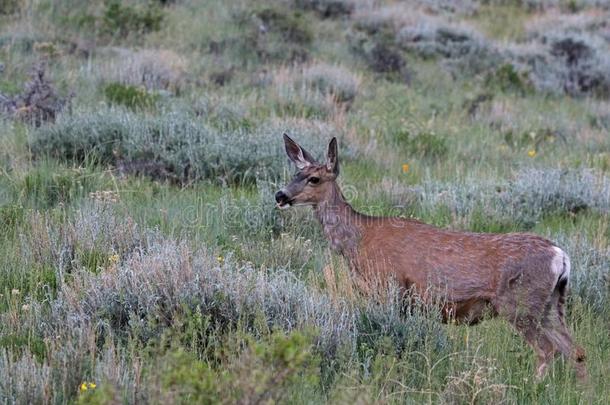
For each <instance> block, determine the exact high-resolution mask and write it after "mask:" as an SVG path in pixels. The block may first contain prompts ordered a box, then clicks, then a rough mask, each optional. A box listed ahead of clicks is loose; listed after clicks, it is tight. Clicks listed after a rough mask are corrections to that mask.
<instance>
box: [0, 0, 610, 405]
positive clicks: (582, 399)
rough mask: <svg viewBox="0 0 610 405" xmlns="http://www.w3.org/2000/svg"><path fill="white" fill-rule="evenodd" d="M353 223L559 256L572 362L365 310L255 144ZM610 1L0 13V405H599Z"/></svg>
mask: <svg viewBox="0 0 610 405" xmlns="http://www.w3.org/2000/svg"><path fill="white" fill-rule="evenodd" d="M284 132H287V133H288V134H290V136H291V137H292V138H294V139H295V140H297V141H298V142H299V143H300V144H302V145H303V146H304V147H306V148H307V149H308V150H309V151H311V152H312V153H313V154H314V155H316V157H319V158H323V156H324V153H325V152H326V146H327V144H328V141H329V140H330V139H331V138H332V137H337V138H338V140H339V155H340V159H341V176H340V178H339V182H340V184H341V187H342V189H343V192H344V194H345V196H346V198H347V199H348V201H349V202H350V203H351V204H352V205H353V206H354V208H356V209H358V210H359V211H361V212H365V213H368V214H373V215H394V216H403V217H414V218H417V219H419V220H421V221H424V222H426V223H430V224H433V225H436V226H439V227H444V228H449V229H454V230H465V231H473V232H498V233H505V232H515V231H518V232H530V233H535V234H538V235H542V236H544V237H547V238H549V239H550V240H552V241H554V242H556V243H557V244H558V245H559V246H561V247H563V248H564V249H565V250H566V252H567V253H568V254H569V255H570V258H571V261H572V275H571V281H570V296H569V300H568V303H567V319H568V324H569V325H570V328H571V330H572V331H573V332H574V336H575V339H576V340H577V341H578V342H579V343H580V344H581V345H582V346H583V347H584V348H585V350H586V351H587V367H588V369H589V373H590V378H589V381H588V383H587V384H584V385H583V384H579V383H578V382H577V380H576V379H575V376H574V370H573V368H572V367H571V366H570V365H569V364H568V363H567V362H565V361H563V360H558V361H556V362H555V363H554V365H553V367H552V368H551V370H550V371H549V373H548V375H547V376H546V377H545V378H544V380H542V381H540V382H536V381H534V379H533V376H534V371H535V356H534V353H533V351H532V350H531V349H530V348H529V346H527V345H526V344H525V343H524V342H523V340H522V338H521V337H520V336H519V335H518V334H517V333H516V332H514V330H513V329H512V328H511V327H510V326H509V325H508V323H506V322H504V321H502V320H499V319H489V320H486V321H485V322H482V323H481V324H479V325H476V326H473V327H468V326H464V325H455V324H449V325H447V324H443V323H441V322H439V320H440V314H439V313H438V310H437V309H436V308H435V307H431V306H430V307H429V306H426V305H423V304H418V303H413V304H412V305H410V307H409V308H405V305H406V304H405V303H404V302H401V300H400V299H399V298H398V296H399V294H400V293H399V291H397V290H396V288H394V287H393V286H388V287H387V288H386V287H384V288H381V289H379V290H378V291H377V292H376V293H375V294H372V295H367V294H364V293H363V292H362V291H361V290H360V289H359V288H358V286H357V283H355V282H354V281H353V280H352V278H351V277H350V274H349V271H348V269H347V265H346V263H345V261H344V260H343V259H342V258H341V257H340V256H338V255H336V254H335V253H333V252H332V251H331V250H330V249H329V245H328V242H327V241H326V240H325V239H324V235H323V234H322V231H321V228H320V226H319V224H318V223H317V222H316V219H315V218H314V216H313V215H312V212H311V209H310V208H308V207H296V208H293V209H290V210H281V211H280V210H278V209H277V208H276V206H275V200H274V193H275V192H276V191H277V190H278V189H279V188H280V187H282V186H283V185H284V184H286V182H287V181H288V180H289V179H290V177H291V176H292V175H293V173H294V167H293V165H292V164H291V163H290V162H289V161H288V159H287V157H286V155H285V153H284V145H283V141H282V134H283V133H284ZM609 217H610V2H608V1H606V0H505V1H501V0H458V1H450V0H404V1H392V0H273V1H268V2H263V1H259V0H251V1H247V0H225V1H221V0H200V1H196V0H128V1H124V2H119V1H116V0H108V1H104V2H83V1H76V0H66V1H59V0H36V1H31V0H0V230H1V231H0V402H2V403H8V404H13V403H16V404H38V403H53V404H63V403H83V404H90V403H112V404H114V403H130V404H131V403H166V404H169V403H185V404H186V403H189V404H190V403H243V404H259V403H261V404H262V403H265V404H267V403H311V404H319V403H352V404H353V403H358V404H368V403H371V404H372V403H424V402H425V403H443V404H466V403H468V404H474V403H477V404H487V403H498V404H500V403H510V404H513V403H523V404H526V403H541V404H542V403H552V404H576V403H578V404H579V403H587V404H604V403H608V398H610V385H609V384H607V383H606V380H607V375H609V374H610V333H609V331H610V255H609V254H610V227H609V219H610V218H609Z"/></svg>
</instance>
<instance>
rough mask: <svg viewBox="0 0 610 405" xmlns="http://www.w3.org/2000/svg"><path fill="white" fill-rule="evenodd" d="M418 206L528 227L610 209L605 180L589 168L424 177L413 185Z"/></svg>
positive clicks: (609, 189) (609, 183) (609, 190)
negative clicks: (447, 179)
mask: <svg viewBox="0 0 610 405" xmlns="http://www.w3.org/2000/svg"><path fill="white" fill-rule="evenodd" d="M413 191H414V192H415V193H416V194H417V195H419V205H420V209H421V210H423V211H424V212H431V211H434V210H435V209H438V208H439V207H441V206H444V207H446V208H448V209H449V210H450V212H451V213H452V214H454V215H456V216H458V217H466V216H469V215H471V214H472V213H474V212H476V211H478V210H481V209H482V210H483V211H482V212H481V213H480V214H482V215H484V216H485V217H487V218H495V219H496V220H498V221H509V222H510V223H513V224H517V225H519V227H521V228H531V227H532V226H534V225H535V223H536V222H537V221H539V220H540V219H542V218H543V217H544V216H547V215H556V214H566V213H577V212H580V211H582V210H592V211H595V212H600V213H608V212H610V180H609V179H608V178H606V177H604V176H600V175H599V174H597V173H595V172H593V171H590V170H572V171H566V170H558V169H544V170H543V169H532V168H530V169H522V170H520V171H518V172H517V173H516V175H515V178H514V179H513V180H512V181H510V182H507V183H500V184H497V183H495V184H494V183H480V182H478V181H476V180H475V179H473V181H470V182H466V183H464V184H459V185H449V184H440V183H436V182H424V183H423V184H421V185H420V186H418V187H416V188H415V189H414V190H413Z"/></svg>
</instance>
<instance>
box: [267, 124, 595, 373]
mask: <svg viewBox="0 0 610 405" xmlns="http://www.w3.org/2000/svg"><path fill="white" fill-rule="evenodd" d="M283 138H284V146H285V150H286V154H287V155H288V158H289V159H290V160H291V161H292V162H293V163H294V164H295V166H296V168H297V172H296V174H295V175H294V177H293V178H292V181H291V182H290V183H289V184H287V185H286V186H285V187H283V188H282V189H281V190H279V191H277V193H276V194H275V200H276V203H277V207H278V208H281V209H285V208H289V207H291V206H301V205H305V206H311V207H313V211H314V214H315V217H316V218H317V220H318V221H319V222H320V224H321V225H322V228H323V231H324V234H325V236H326V238H327V239H328V240H329V242H330V246H331V248H332V250H334V251H335V252H337V253H338V254H340V255H342V256H343V257H344V258H345V259H346V261H347V264H348V267H349V270H350V273H351V274H352V275H354V276H355V277H356V278H357V279H359V280H361V281H363V282H365V283H367V282H369V281H370V280H374V279H378V280H379V279H380V280H390V279H391V280H393V281H394V282H395V283H397V284H398V286H399V288H400V290H401V291H403V292H413V293H414V294H417V295H418V296H420V297H422V298H423V299H424V301H426V300H428V301H430V300H432V297H433V296H434V295H435V294H434V292H436V293H439V294H443V295H444V298H443V301H442V302H443V304H441V307H442V308H441V310H442V319H443V321H444V322H449V321H454V322H456V323H457V322H459V323H464V324H467V325H473V324H476V323H478V322H479V321H481V320H483V318H484V317H486V316H492V317H494V316H497V317H500V318H503V319H505V320H507V321H508V322H509V323H510V324H511V325H513V327H514V328H515V329H516V331H517V332H518V333H519V334H521V335H522V336H523V338H524V339H525V341H526V342H527V343H528V344H529V345H530V346H531V348H532V349H533V350H534V353H535V355H536V360H537V365H536V371H535V377H536V379H537V380H541V379H542V378H543V377H544V375H545V374H546V371H547V369H548V367H549V365H550V364H551V362H552V361H553V360H554V358H555V356H556V355H558V354H561V355H563V356H564V357H565V358H566V359H567V360H568V361H570V362H571V363H572V364H573V365H574V368H575V370H576V375H577V378H578V379H579V380H581V381H585V380H586V379H587V370H586V366H585V351H584V349H583V348H582V347H580V346H578V345H576V344H575V343H574V339H573V338H572V335H571V333H570V331H569V329H568V327H567V325H566V320H565V313H564V305H565V301H566V296H567V293H568V279H569V276H570V258H569V257H568V255H567V254H566V252H565V251H563V250H562V249H561V248H559V247H558V246H556V245H554V244H553V243H552V242H551V241H549V240H547V239H545V238H542V237H540V236H537V235H533V234H528V233H506V234H493V233H473V232H462V231H454V230H448V229H442V228H438V227H435V226H433V225H429V224H426V223H424V222H421V221H419V220H416V219H413V218H403V217H381V216H369V215H365V214H362V213H359V212H358V211H356V210H355V209H354V208H352V206H351V205H350V204H349V203H348V202H347V201H346V199H345V197H344V195H343V194H342V192H341V189H340V187H339V185H338V184H337V177H338V176H339V156H338V147H337V139H336V138H335V137H333V138H332V140H331V141H330V143H329V144H328V152H327V156H326V162H324V163H319V162H318V161H317V160H316V159H314V158H313V156H312V155H311V154H310V153H309V152H307V151H306V150H305V149H303V148H302V147H301V146H300V145H299V144H297V143H296V142H295V141H294V140H292V139H291V138H290V137H289V136H288V135H287V134H285V133H284V135H283ZM436 302H437V303H438V301H436ZM488 314H489V315H488Z"/></svg>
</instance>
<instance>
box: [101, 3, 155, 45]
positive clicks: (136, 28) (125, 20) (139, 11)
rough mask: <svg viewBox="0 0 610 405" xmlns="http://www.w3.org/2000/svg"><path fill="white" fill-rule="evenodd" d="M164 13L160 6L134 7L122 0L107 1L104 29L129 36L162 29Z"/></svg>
mask: <svg viewBox="0 0 610 405" xmlns="http://www.w3.org/2000/svg"><path fill="white" fill-rule="evenodd" d="M163 18H164V14H163V10H161V9H160V8H159V7H158V6H154V5H147V6H146V7H142V8H134V7H132V6H129V5H123V4H121V2H120V1H117V0H111V1H108V2H107V3H106V9H105V10H104V14H103V16H102V20H101V22H102V31H103V32H105V33H106V34H109V35H111V36H114V37H119V38H123V37H127V36H129V35H130V34H135V35H137V34H146V33H149V32H153V31H159V30H160V29H161V23H162V22H163Z"/></svg>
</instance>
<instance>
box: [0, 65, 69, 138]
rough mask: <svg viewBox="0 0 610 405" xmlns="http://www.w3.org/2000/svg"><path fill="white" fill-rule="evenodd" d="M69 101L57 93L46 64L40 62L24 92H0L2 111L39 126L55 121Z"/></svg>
mask: <svg viewBox="0 0 610 405" xmlns="http://www.w3.org/2000/svg"><path fill="white" fill-rule="evenodd" d="M68 102H69V99H68V98H63V97H60V96H59V95H58V94H57V91H56V90H55V86H54V85H53V83H52V82H51V81H50V80H49V79H48V77H47V75H46V70H45V66H44V65H43V64H40V65H38V66H35V67H34V68H33V69H32V74H31V78H30V81H29V82H27V83H26V84H25V88H24V91H23V93H22V94H20V95H17V96H15V97H6V96H3V95H2V94H0V113H5V114H7V115H8V116H9V117H11V118H14V119H17V120H20V121H23V122H26V123H28V124H32V125H34V126H37V127H38V126H40V125H42V124H43V123H44V122H47V121H50V122H54V121H55V119H56V118H57V116H58V114H59V113H60V112H61V111H62V110H63V109H64V107H65V106H66V105H67V104H68Z"/></svg>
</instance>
